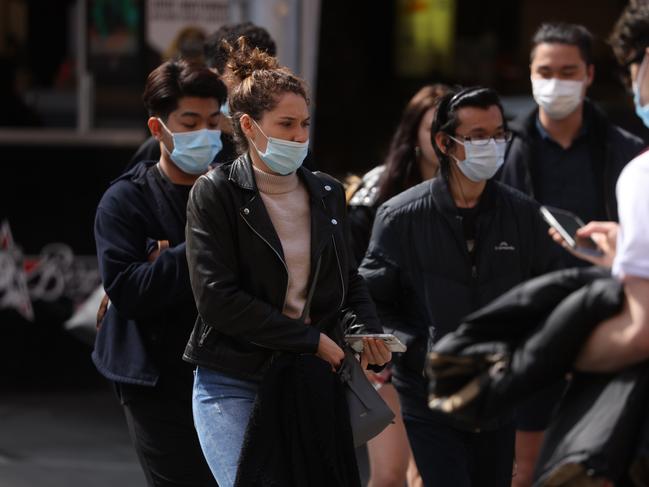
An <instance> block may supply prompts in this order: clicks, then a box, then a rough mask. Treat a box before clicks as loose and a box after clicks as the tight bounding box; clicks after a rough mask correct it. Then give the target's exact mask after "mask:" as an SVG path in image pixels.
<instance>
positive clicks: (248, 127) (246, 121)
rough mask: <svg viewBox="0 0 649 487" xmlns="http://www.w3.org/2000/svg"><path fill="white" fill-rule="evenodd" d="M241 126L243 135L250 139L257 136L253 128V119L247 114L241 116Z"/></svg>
mask: <svg viewBox="0 0 649 487" xmlns="http://www.w3.org/2000/svg"><path fill="white" fill-rule="evenodd" d="M239 125H240V126H241V131H242V132H243V134H244V135H245V136H246V137H248V138H249V139H252V138H253V136H254V135H255V133H254V131H253V128H252V117H251V116H250V115H248V114H247V113H244V114H243V115H241V118H239Z"/></svg>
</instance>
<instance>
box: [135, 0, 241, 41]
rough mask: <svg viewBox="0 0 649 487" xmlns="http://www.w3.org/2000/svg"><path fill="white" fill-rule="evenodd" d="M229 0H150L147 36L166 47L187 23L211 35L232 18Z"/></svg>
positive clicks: (148, 2) (147, 14)
mask: <svg viewBox="0 0 649 487" xmlns="http://www.w3.org/2000/svg"><path fill="white" fill-rule="evenodd" d="M229 3H230V2H229V1H228V0H147V2H146V39H147V42H148V43H149V45H150V46H151V47H153V48H154V49H156V50H157V51H158V52H164V51H166V50H167V49H168V48H169V46H171V45H172V43H173V42H174V40H175V38H176V36H177V35H178V33H179V32H180V31H182V30H183V29H184V28H186V27H196V28H199V29H202V30H204V31H205V33H206V34H207V35H209V34H211V33H212V32H214V31H215V30H216V29H218V28H219V27H220V26H221V25H223V24H225V23H227V22H228V21H229V18H230V6H229Z"/></svg>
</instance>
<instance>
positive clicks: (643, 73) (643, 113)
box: [633, 55, 649, 127]
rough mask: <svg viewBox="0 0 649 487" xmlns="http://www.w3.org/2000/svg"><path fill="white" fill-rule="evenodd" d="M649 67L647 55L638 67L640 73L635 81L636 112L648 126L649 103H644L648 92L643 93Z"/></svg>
mask: <svg viewBox="0 0 649 487" xmlns="http://www.w3.org/2000/svg"><path fill="white" fill-rule="evenodd" d="M648 69H649V60H648V58H647V56H646V55H645V56H644V57H643V59H642V63H641V64H640V67H639V68H638V74H637V77H636V79H635V81H634V82H633V104H634V105H635V113H636V115H637V116H638V117H640V120H642V123H644V124H645V126H646V127H649V104H645V105H643V102H646V99H643V94H644V96H645V98H646V93H643V92H642V91H643V87H644V89H645V91H646V86H645V83H646V82H647V79H646V77H647V71H648Z"/></svg>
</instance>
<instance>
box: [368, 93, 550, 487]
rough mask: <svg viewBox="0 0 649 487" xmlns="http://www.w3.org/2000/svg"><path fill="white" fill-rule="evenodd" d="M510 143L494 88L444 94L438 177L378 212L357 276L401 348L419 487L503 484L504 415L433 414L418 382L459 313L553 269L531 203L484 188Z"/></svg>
mask: <svg viewBox="0 0 649 487" xmlns="http://www.w3.org/2000/svg"><path fill="white" fill-rule="evenodd" d="M510 137H511V134H510V132H509V131H508V130H507V126H506V122H505V119H504V116H503V110H502V106H501V104H500V100H499V98H498V96H497V94H496V93H495V92H494V91H493V90H491V89H488V88H481V87H475V88H467V89H464V90H461V91H459V92H456V93H450V94H447V95H445V96H443V97H442V98H441V99H440V101H439V106H438V109H437V113H436V115H435V119H434V121H433V124H432V128H431V139H432V142H433V146H434V148H435V153H436V155H437V157H438V159H439V163H440V171H441V175H440V176H438V177H436V178H434V179H432V180H429V181H425V182H423V183H421V184H419V185H417V186H414V187H413V188H410V189H408V190H406V191H404V192H403V193H401V194H399V195H397V196H395V197H394V198H392V199H390V200H388V201H387V202H386V203H384V204H383V205H382V206H381V207H380V208H379V210H378V212H377V216H376V220H375V223H374V228H373V230H372V237H371V239H370V245H369V249H368V251H367V253H366V255H365V259H364V260H363V262H362V264H361V266H360V268H359V272H360V274H361V275H362V276H363V277H364V278H365V280H366V282H367V283H368V287H369V289H370V293H371V295H372V298H373V299H374V302H375V303H376V305H377V309H378V311H379V317H380V318H381V322H382V325H383V328H384V330H385V331H386V333H393V334H395V335H397V336H398V337H399V338H400V340H401V341H402V342H404V343H405V344H406V345H407V346H408V350H407V352H405V353H404V354H403V355H402V356H401V357H398V358H396V359H395V360H394V368H393V377H392V378H393V384H394V385H395V387H396V388H397V391H398V392H399V397H400V401H401V406H402V411H403V418H404V423H405V425H406V430H407V432H408V437H409V440H410V445H411V447H412V451H413V454H414V457H415V461H416V463H417V467H418V468H419V471H420V473H421V476H422V478H423V480H424V484H425V485H443V486H447V485H448V486H451V485H452V486H454V487H477V486H480V487H509V486H510V484H511V478H512V461H513V457H514V426H513V424H512V418H511V417H502V418H498V419H497V420H495V421H492V422H489V423H486V424H476V423H473V422H469V421H464V420H461V419H457V418H453V417H450V416H445V415H444V414H442V413H440V412H438V411H432V410H430V409H429V408H428V405H427V382H426V379H425V378H424V376H423V373H422V371H423V367H424V358H425V354H426V351H427V350H428V349H429V348H430V347H431V346H432V345H433V344H434V343H435V342H437V341H438V340H439V339H440V338H442V337H443V336H444V335H446V334H447V333H449V332H452V331H454V330H455V329H456V328H457V327H458V326H459V324H460V323H461V321H462V318H463V317H464V316H466V315H468V314H469V313H471V312H473V311H475V310H477V309H478V308H480V307H481V306H483V305H485V304H487V303H489V302H491V301H492V300H493V299H494V298H496V297H498V296H500V295H501V294H502V293H504V292H505V291H507V290H509V289H510V288H511V287H513V286H515V285H516V284H519V283H520V282H523V281H525V280H527V279H529V278H531V277H533V276H537V275H540V274H544V273H545V272H548V271H550V270H553V269H555V268H557V266H558V262H557V261H556V259H555V258H554V257H555V256H556V254H554V253H553V252H552V241H551V239H549V238H548V236H547V230H546V225H545V224H544V223H543V221H542V220H541V217H540V214H539V212H538V208H537V204H536V203H535V202H534V201H533V200H531V199H530V198H528V197H527V196H525V195H524V194H522V193H520V192H519V191H517V190H515V189H512V188H510V187H508V186H505V185H503V184H501V183H499V182H497V181H495V180H494V179H493V176H494V175H495V174H496V173H497V171H498V170H499V169H500V167H501V166H502V164H503V156H504V152H505V147H506V144H507V141H508V140H509V139H510Z"/></svg>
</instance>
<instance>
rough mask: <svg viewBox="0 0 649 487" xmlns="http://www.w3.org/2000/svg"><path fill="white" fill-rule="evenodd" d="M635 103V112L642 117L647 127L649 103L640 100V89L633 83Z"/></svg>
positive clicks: (648, 124)
mask: <svg viewBox="0 0 649 487" xmlns="http://www.w3.org/2000/svg"><path fill="white" fill-rule="evenodd" d="M633 104H634V105H635V114H636V115H637V116H638V117H640V120H642V123H644V124H645V126H646V127H649V105H642V103H641V102H640V90H639V89H638V86H637V85H636V84H634V85H633Z"/></svg>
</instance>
